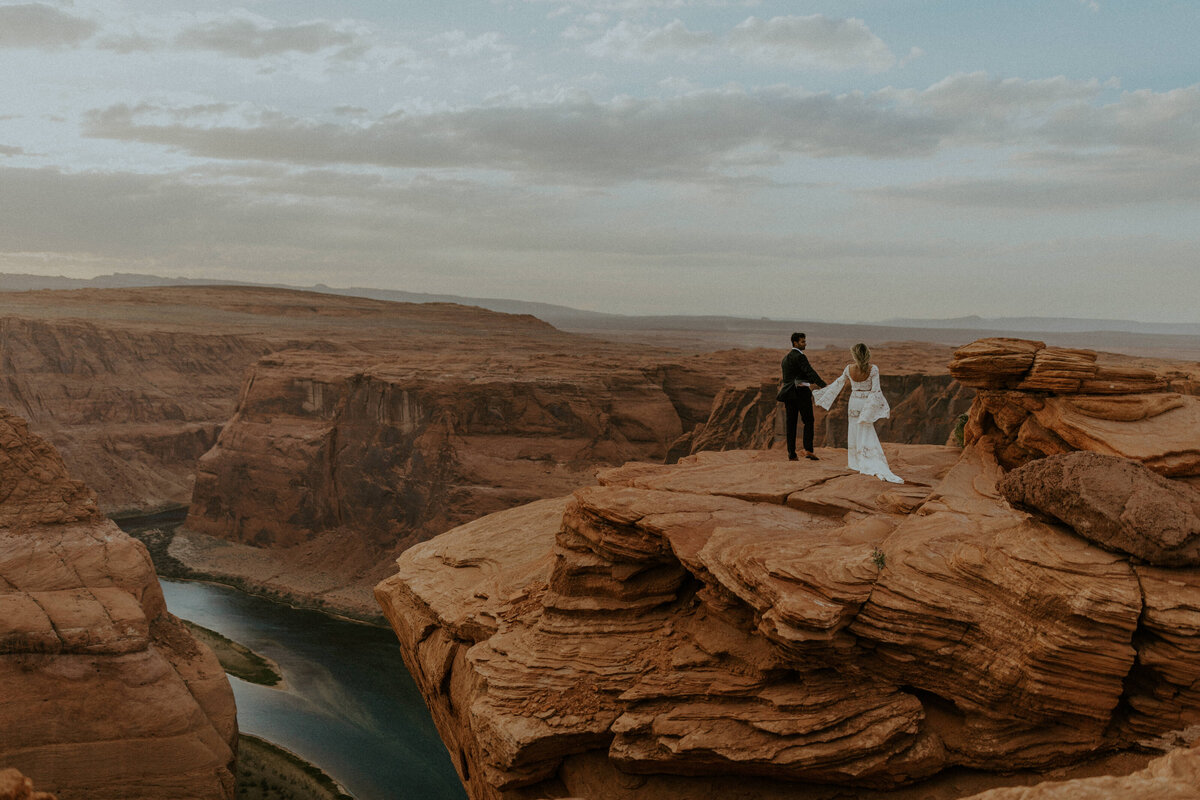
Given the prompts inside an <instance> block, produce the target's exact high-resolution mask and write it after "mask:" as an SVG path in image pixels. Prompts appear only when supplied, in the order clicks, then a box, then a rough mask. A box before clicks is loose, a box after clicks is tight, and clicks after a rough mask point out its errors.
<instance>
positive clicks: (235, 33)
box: [175, 15, 364, 59]
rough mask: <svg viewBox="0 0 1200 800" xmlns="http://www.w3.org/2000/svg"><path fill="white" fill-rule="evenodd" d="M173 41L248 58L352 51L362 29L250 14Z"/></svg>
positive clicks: (217, 22) (189, 32)
mask: <svg viewBox="0 0 1200 800" xmlns="http://www.w3.org/2000/svg"><path fill="white" fill-rule="evenodd" d="M175 44H176V45H177V46H179V47H184V48H190V49H195V50H211V51H213V52H217V53H223V54H225V55H230V56H234V57H237V58H248V59H255V58H263V57H266V56H275V55H282V54H286V53H305V54H313V53H318V52H322V51H326V50H334V49H336V50H340V51H343V52H350V53H353V52H356V51H360V50H361V49H362V48H363V47H364V43H363V41H362V34H361V32H360V31H359V30H357V29H354V28H352V27H350V26H348V25H346V24H345V23H335V22H331V21H329V20H314V21H310V22H303V23H299V24H296V25H280V24H277V23H275V22H273V21H272V20H268V19H264V18H261V17H256V16H250V15H245V16H238V17H227V18H222V19H213V20H210V21H208V22H204V23H201V24H199V25H194V26H191V27H189V28H187V29H185V30H183V31H181V32H180V33H179V34H178V35H177V36H176V37H175Z"/></svg>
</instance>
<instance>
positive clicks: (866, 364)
mask: <svg viewBox="0 0 1200 800" xmlns="http://www.w3.org/2000/svg"><path fill="white" fill-rule="evenodd" d="M850 355H852V356H854V363H855V364H857V365H858V368H859V369H860V370H862V372H863V374H864V375H865V374H866V373H868V372H870V371H871V348H869V347H867V346H866V345H865V344H863V343H862V342H859V343H858V344H856V345H854V347H851V348H850Z"/></svg>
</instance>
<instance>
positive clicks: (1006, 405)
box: [950, 339, 1200, 477]
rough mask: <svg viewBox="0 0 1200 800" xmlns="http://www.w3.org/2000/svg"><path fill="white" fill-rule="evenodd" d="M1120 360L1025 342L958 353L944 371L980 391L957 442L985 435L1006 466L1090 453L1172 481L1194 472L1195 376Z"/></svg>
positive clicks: (1199, 429)
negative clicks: (1117, 459) (1129, 463)
mask: <svg viewBox="0 0 1200 800" xmlns="http://www.w3.org/2000/svg"><path fill="white" fill-rule="evenodd" d="M1126 361H1127V359H1118V358H1117V357H1114V356H1101V355H1098V354H1096V353H1092V352H1090V351H1087V350H1068V349H1065V348H1056V347H1047V346H1046V345H1045V344H1043V343H1042V342H1033V341H1028V340H1024V339H981V340H979V341H977V342H974V343H972V344H970V345H967V346H966V347H962V348H959V349H958V350H957V351H955V354H954V360H953V361H952V362H951V363H950V374H951V375H953V376H954V377H955V378H956V379H957V380H958V381H959V382H960V383H962V384H964V385H966V386H971V387H975V388H977V389H978V390H979V396H978V400H977V401H976V402H975V403H974V404H973V405H972V407H971V413H970V418H969V420H968V421H967V425H966V429H965V431H964V438H965V441H966V442H967V443H970V442H974V441H979V440H980V439H985V438H986V439H989V440H990V441H991V442H992V443H993V446H994V449H995V452H996V457H997V459H998V460H999V462H1000V463H1001V464H1002V465H1003V466H1004V467H1005V468H1006V469H1011V468H1013V467H1018V466H1020V465H1022V464H1025V463H1027V462H1029V461H1032V460H1034V459H1037V458H1042V457H1044V456H1049V455H1055V454H1058V453H1067V452H1071V451H1073V450H1089V451H1091V452H1094V453H1102V454H1105V455H1112V456H1119V457H1121V458H1128V459H1131V460H1133V461H1138V462H1140V463H1142V464H1145V465H1146V466H1147V467H1149V468H1150V469H1152V470H1154V471H1155V472H1157V473H1159V474H1161V475H1166V476H1170V477H1185V476H1192V475H1198V474H1200V397H1196V396H1194V392H1195V382H1194V378H1195V374H1194V371H1192V372H1186V371H1183V370H1180V369H1177V368H1176V369H1173V368H1171V367H1169V366H1164V365H1158V366H1157V367H1156V368H1153V369H1152V368H1150V367H1146V366H1132V365H1129V364H1127V363H1125V362H1126Z"/></svg>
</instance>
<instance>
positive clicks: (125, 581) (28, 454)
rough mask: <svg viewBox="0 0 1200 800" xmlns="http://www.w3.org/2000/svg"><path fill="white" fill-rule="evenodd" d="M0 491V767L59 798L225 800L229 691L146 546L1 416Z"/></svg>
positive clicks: (228, 791)
mask: <svg viewBox="0 0 1200 800" xmlns="http://www.w3.org/2000/svg"><path fill="white" fill-rule="evenodd" d="M0 487H3V489H4V490H3V496H0V686H2V687H3V691H2V692H0V764H3V765H5V766H8V767H13V768H16V769H19V770H20V771H21V772H22V773H24V775H25V776H28V778H29V779H31V780H32V781H33V783H34V784H35V785H36V786H37V787H38V788H39V789H44V790H46V791H48V792H53V793H54V794H56V795H57V796H58V797H59V799H60V800H75V799H82V798H87V799H88V800H141V799H142V798H145V799H146V800H150V799H151V798H161V800H168V799H175V798H181V797H188V798H197V799H199V798H212V799H213V800H229V799H230V798H232V797H233V796H234V778H233V770H232V767H233V758H234V748H235V746H236V745H235V743H236V738H237V721H236V714H235V708H234V701H233V693H232V690H231V689H230V686H229V681H228V679H227V678H226V677H225V672H224V670H223V669H222V668H221V666H220V664H219V663H218V662H217V659H216V657H215V656H214V655H213V654H212V652H211V651H209V650H208V649H207V648H205V647H204V646H203V645H200V644H199V643H198V642H196V640H195V639H194V638H193V637H192V636H191V634H190V633H189V632H188V631H187V629H186V628H185V627H184V626H183V624H182V623H181V622H179V620H177V619H176V618H175V617H173V616H172V615H171V614H169V613H168V612H167V609H166V606H165V604H164V601H163V595H162V589H161V587H160V586H159V584H158V579H157V577H156V576H155V574H154V568H153V566H152V564H151V563H150V558H149V555H148V554H147V553H146V550H145V548H144V547H143V546H142V545H141V544H139V543H138V542H136V541H134V540H133V539H131V538H129V537H128V536H126V535H125V534H124V533H122V532H121V531H120V530H118V529H117V527H116V526H115V525H114V524H112V523H111V522H109V521H108V520H106V519H105V518H104V517H103V516H102V515H100V513H99V512H98V510H97V508H96V505H95V500H94V497H93V496H92V494H91V493H90V492H89V491H88V490H87V489H86V488H85V487H84V486H83V485H82V484H81V483H79V482H78V481H74V480H71V479H70V478H69V477H68V475H67V472H66V469H65V468H64V466H63V464H62V461H61V459H59V457H58V455H57V453H55V452H54V450H53V448H51V447H49V445H47V444H46V443H45V442H44V441H42V440H41V439H39V438H37V437H34V436H32V435H30V434H29V431H28V426H27V425H26V423H25V421H24V420H22V419H20V418H19V417H15V416H12V415H11V414H9V413H8V412H7V411H4V410H3V409H0Z"/></svg>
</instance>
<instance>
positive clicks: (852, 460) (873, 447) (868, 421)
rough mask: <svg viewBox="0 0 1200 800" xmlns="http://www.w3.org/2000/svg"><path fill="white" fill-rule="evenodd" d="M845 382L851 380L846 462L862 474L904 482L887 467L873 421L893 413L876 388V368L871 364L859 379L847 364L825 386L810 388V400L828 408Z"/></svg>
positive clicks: (893, 481) (877, 372) (881, 393)
mask: <svg viewBox="0 0 1200 800" xmlns="http://www.w3.org/2000/svg"><path fill="white" fill-rule="evenodd" d="M847 382H849V383H850V402H849V404H848V414H849V429H848V430H847V432H846V465H847V466H848V467H850V469H852V470H855V471H856V472H861V473H862V474H864V475H873V476H875V477H876V478H879V479H881V480H885V481H890V482H892V483H904V479H903V478H901V477H900V476H899V475H896V474H895V473H894V472H892V470H891V469H890V468H889V467H888V462H887V456H885V455H884V454H883V445H881V444H880V443H879V435H878V434H876V433H875V420H879V419H886V418H887V417H888V416H889V415H890V414H891V413H892V410H891V408H890V407H889V406H888V401H887V398H886V397H884V396H883V392H882V391H881V390H880V389H879V367H877V366H875V365H874V364H872V365H871V374H870V376H869V377H868V378H867V380H865V381H861V382H860V381H856V380H854V379H853V378H851V377H850V367H849V365H847V367H846V369H844V370H842V374H841V375H840V376H838V379H837V380H836V381H834V382H833V383H831V384H829V385H828V386H826V387H825V388H824V389H816V390H814V391H813V400H814V401H815V402H816V404H817V405H819V406H820V407H821V408H824V409H826V410H828V409H829V407H830V406H832V405H833V401H834V400H837V398H838V395H839V394H841V393H842V387H843V386H845V385H846V383H847Z"/></svg>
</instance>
